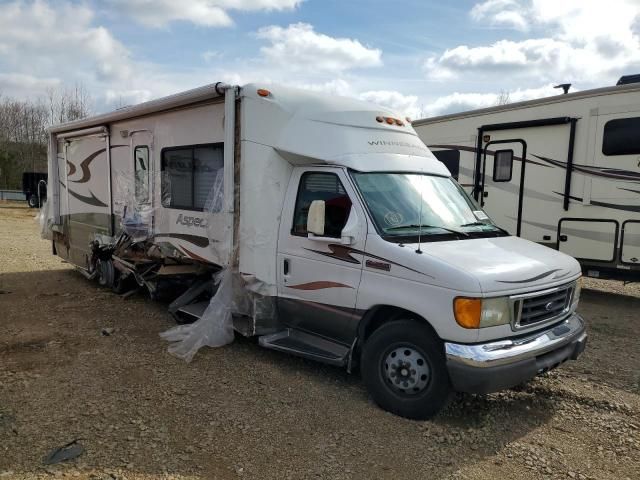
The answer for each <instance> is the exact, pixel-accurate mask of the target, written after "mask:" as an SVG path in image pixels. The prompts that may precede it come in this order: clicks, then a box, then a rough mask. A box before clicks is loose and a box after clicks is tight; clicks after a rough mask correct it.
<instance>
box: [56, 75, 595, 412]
mask: <svg viewBox="0 0 640 480" xmlns="http://www.w3.org/2000/svg"><path fill="white" fill-rule="evenodd" d="M49 133H50V151H49V190H50V191H49V195H48V198H49V205H48V216H47V218H48V225H49V227H50V231H51V234H52V243H53V250H54V252H55V253H57V254H58V255H59V256H61V257H62V258H64V259H66V260H68V261H69V262H71V263H73V264H74V265H76V266H77V268H78V269H79V270H81V271H82V272H83V273H84V274H85V275H86V276H87V277H89V278H97V279H98V280H99V282H100V283H101V284H102V285H104V286H109V287H112V288H114V289H116V290H118V291H120V290H121V289H122V288H123V285H124V284H125V283H127V282H135V283H137V284H138V285H140V286H141V287H144V288H147V289H148V290H149V291H150V292H151V293H152V294H153V295H154V296H160V295H161V294H164V295H167V294H169V295H172V298H175V300H174V301H173V303H172V304H171V306H170V307H169V309H170V312H172V313H173V314H174V316H175V317H176V318H179V319H181V318H182V319H183V318H185V317H189V316H191V317H192V318H198V317H200V319H199V320H197V321H196V322H195V323H194V324H193V326H194V327H197V326H198V325H207V324H206V323H202V322H208V321H210V316H209V314H208V313H207V312H210V311H215V312H218V313H219V314H220V318H222V315H223V314H224V315H226V316H225V318H229V317H230V316H229V315H228V312H229V311H232V312H233V317H232V318H231V321H230V323H231V324H232V327H233V328H234V329H235V331H236V332H237V333H239V334H242V335H246V336H255V337H258V338H259V343H260V345H262V346H263V347H266V348H271V349H275V350H279V351H283V352H288V353H292V354H295V355H299V356H303V357H306V358H310V359H314V360H318V361H321V362H326V363H329V364H332V365H336V366H343V367H346V368H347V369H348V370H349V371H352V370H353V369H354V367H355V366H356V365H359V367H360V370H361V372H362V375H363V378H364V381H365V383H366V385H367V387H368V389H369V391H370V392H371V394H372V396H373V398H374V400H375V401H376V402H377V403H378V404H379V405H380V406H381V407H383V408H385V409H387V410H389V411H392V412H394V413H397V414H399V415H403V416H406V417H411V418H427V417H429V416H432V415H434V414H435V413H436V412H437V411H438V410H439V409H440V408H441V407H442V406H443V405H444V403H445V402H446V400H447V398H448V397H449V393H450V392H451V391H453V390H457V391H465V392H491V391H496V390H500V389H503V388H508V387H511V386H513V385H516V384H519V383H522V382H524V381H527V380H528V379H530V378H532V377H534V376H535V375H537V374H539V373H541V372H544V371H547V370H549V369H552V368H555V367H556V366H558V365H560V364H561V363H563V362H564V361H566V360H569V359H576V358H577V357H578V356H579V355H580V354H581V353H582V351H583V350H584V348H585V345H586V339H587V334H586V332H585V326H584V321H583V320H582V318H581V317H580V316H579V315H578V314H577V313H576V308H577V305H578V301H579V297H580V284H579V277H580V275H581V272H580V266H579V264H578V263H577V262H576V261H575V260H574V259H573V258H571V257H570V256H568V255H565V254H563V253H560V252H556V251H553V250H550V249H548V248H545V247H542V246H540V245H537V244H536V243H533V242H529V241H526V240H523V239H520V238H517V237H514V236H511V235H509V234H508V233H507V232H506V231H504V230H502V229H501V228H499V227H497V226H496V225H495V224H494V223H493V222H492V221H491V219H490V218H489V217H488V216H487V215H486V213H485V212H483V211H482V209H480V208H479V207H477V205H476V204H475V203H474V201H473V200H472V199H471V198H470V197H469V195H468V194H467V193H466V192H465V191H464V190H463V189H462V188H461V187H460V186H459V185H458V184H457V183H456V181H455V180H454V179H453V178H452V177H451V175H450V173H449V172H448V171H447V169H446V168H445V167H444V166H443V165H442V164H441V163H440V162H438V161H437V160H436V158H435V157H434V156H433V155H432V154H431V152H430V151H429V149H428V148H427V147H426V146H425V145H424V143H423V142H422V141H421V140H420V139H419V138H418V136H417V135H416V132H415V131H414V129H413V128H412V126H411V125H410V123H409V122H407V121H405V120H404V119H402V118H401V117H400V116H399V115H397V114H395V113H394V112H392V111H389V110H386V109H384V108H381V107H378V106H375V105H370V104H367V103H364V102H360V101H356V100H352V99H347V98H341V97H335V96H331V95H322V94H318V93H310V92H306V91H303V90H296V89H291V88H284V87H277V86H273V87H269V88H268V89H265V88H261V87H260V86H257V85H246V86H244V87H241V88H240V87H235V86H229V85H224V84H216V85H211V86H207V87H203V88H200V89H196V90H192V91H188V92H184V93H182V94H178V95H174V96H171V97H167V98H164V99H159V100H155V101H152V102H148V103H144V104H141V105H137V106H133V107H129V108H125V109H121V110H118V111H116V112H112V113H108V114H105V115H101V116H97V117H93V118H89V119H85V120H81V121H78V122H74V123H70V124H66V125H60V126H56V127H54V128H52V129H51V130H50V131H49ZM229 273H231V276H229ZM212 274H215V275H216V276H218V275H222V278H223V280H222V281H221V282H220V284H219V286H218V287H216V286H214V285H213V282H212V281H211V278H212ZM229 278H231V279H232V281H231V282H229ZM229 288H230V289H231V292H229V291H228V290H227V289H229ZM221 292H223V293H224V295H223V294H222V293H221ZM176 297H177V298H176ZM209 297H211V299H210V300H209ZM203 304H204V305H205V307H203ZM206 305H208V306H206ZM214 305H215V308H214V309H213V310H211V309H212V306H214ZM203 308H204V310H203ZM216 308H217V310H216ZM225 312H226V313H225ZM216 318H217V317H214V318H213V320H216ZM178 328H180V327H178ZM196 331H197V328H196ZM231 333H232V334H233V332H231Z"/></svg>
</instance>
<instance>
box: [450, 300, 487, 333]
mask: <svg viewBox="0 0 640 480" xmlns="http://www.w3.org/2000/svg"><path fill="white" fill-rule="evenodd" d="M453 312H454V314H455V317H456V322H458V325H460V326H461V327H463V328H480V317H481V315H482V300H481V299H479V298H466V297H458V298H456V299H455V300H454V301H453Z"/></svg>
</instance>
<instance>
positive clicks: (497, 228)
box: [460, 222, 510, 235]
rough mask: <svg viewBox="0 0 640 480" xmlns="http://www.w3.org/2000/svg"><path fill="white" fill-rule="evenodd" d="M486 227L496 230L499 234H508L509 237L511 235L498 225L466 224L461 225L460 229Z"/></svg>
mask: <svg viewBox="0 0 640 480" xmlns="http://www.w3.org/2000/svg"><path fill="white" fill-rule="evenodd" d="M484 226H487V227H492V228H495V229H496V230H498V231H499V232H502V233H506V234H507V235H510V233H509V232H507V231H506V230H505V229H504V228H500V227H499V226H497V225H495V224H493V223H484V222H471V223H465V224H463V225H460V227H484Z"/></svg>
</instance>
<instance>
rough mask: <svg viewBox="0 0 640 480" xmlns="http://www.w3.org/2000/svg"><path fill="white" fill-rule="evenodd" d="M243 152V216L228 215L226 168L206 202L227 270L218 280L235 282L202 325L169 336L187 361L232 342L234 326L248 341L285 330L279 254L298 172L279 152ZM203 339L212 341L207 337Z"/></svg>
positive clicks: (215, 253)
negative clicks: (289, 191) (279, 305)
mask: <svg viewBox="0 0 640 480" xmlns="http://www.w3.org/2000/svg"><path fill="white" fill-rule="evenodd" d="M243 149H244V150H243V159H244V160H243V162H244V163H243V166H242V167H241V168H243V169H246V170H243V172H244V174H243V173H238V172H236V173H238V174H237V175H236V177H235V179H236V181H239V179H240V177H241V176H242V188H241V189H240V188H236V189H235V191H234V194H235V196H236V198H235V208H236V209H238V206H239V205H241V208H242V212H243V213H242V216H240V215H239V214H240V211H239V210H236V212H235V214H234V213H231V212H227V211H225V209H226V206H225V195H224V191H223V184H224V175H223V170H222V169H220V170H219V171H218V172H217V173H216V176H215V178H214V180H213V182H212V187H211V189H210V191H209V194H208V196H207V199H206V202H205V212H206V213H207V236H208V238H209V247H208V248H209V249H210V252H211V255H210V257H211V258H213V259H215V260H214V262H215V263H216V264H217V265H220V266H221V267H222V270H221V272H220V273H219V274H218V275H219V276H222V278H223V279H227V278H228V277H230V278H231V281H230V282H229V284H226V283H225V282H224V281H221V282H220V286H219V288H218V290H217V291H216V293H215V295H214V296H213V298H212V299H211V301H210V304H209V306H208V308H207V309H206V310H205V312H204V314H203V315H202V317H201V318H200V319H199V320H197V321H196V322H195V323H193V324H191V325H184V326H178V327H175V328H173V329H171V330H169V331H168V332H165V333H164V334H163V337H164V338H166V339H168V340H171V341H173V342H174V343H172V344H171V346H170V347H169V351H170V352H171V353H172V354H174V355H176V356H178V357H180V358H184V359H185V360H187V361H189V360H191V359H192V358H193V355H195V352H196V351H197V350H198V349H199V348H201V347H202V346H205V345H208V346H216V347H217V346H222V345H224V344H226V343H229V342H231V341H232V340H233V336H232V335H228V332H234V326H235V328H236V329H237V331H238V332H240V333H241V334H242V335H248V336H252V335H262V334H267V333H273V332H274V331H277V329H279V328H281V326H280V325H279V324H278V318H277V309H276V303H275V302H276V298H277V297H276V295H277V286H276V256H275V250H276V246H277V240H278V225H279V223H280V214H281V211H282V203H283V201H284V197H285V193H286V188H287V185H288V182H289V178H290V175H291V171H292V167H291V165H290V164H289V163H288V162H286V161H283V159H282V158H281V157H279V155H278V154H277V152H275V151H273V149H270V148H267V147H264V146H261V145H253V144H249V145H243ZM251 159H255V160H256V161H252V160H251ZM257 159H259V161H257ZM242 192H244V193H242ZM234 231H235V235H233V233H234ZM234 237H235V238H234ZM225 285H228V288H229V289H230V290H231V292H228V291H227V289H226V287H225ZM229 293H231V296H229ZM233 317H235V318H236V322H235V324H234V320H233ZM203 335H204V336H205V337H206V338H201V337H202V336H203Z"/></svg>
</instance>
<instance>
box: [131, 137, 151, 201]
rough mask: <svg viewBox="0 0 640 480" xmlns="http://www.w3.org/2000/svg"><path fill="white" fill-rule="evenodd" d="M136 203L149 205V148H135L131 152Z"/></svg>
mask: <svg viewBox="0 0 640 480" xmlns="http://www.w3.org/2000/svg"><path fill="white" fill-rule="evenodd" d="M133 161H134V162H135V165H134V172H135V196H136V202H138V203H141V204H146V203H149V147H147V146H146V145H145V146H137V147H136V148H135V149H134V150H133Z"/></svg>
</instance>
